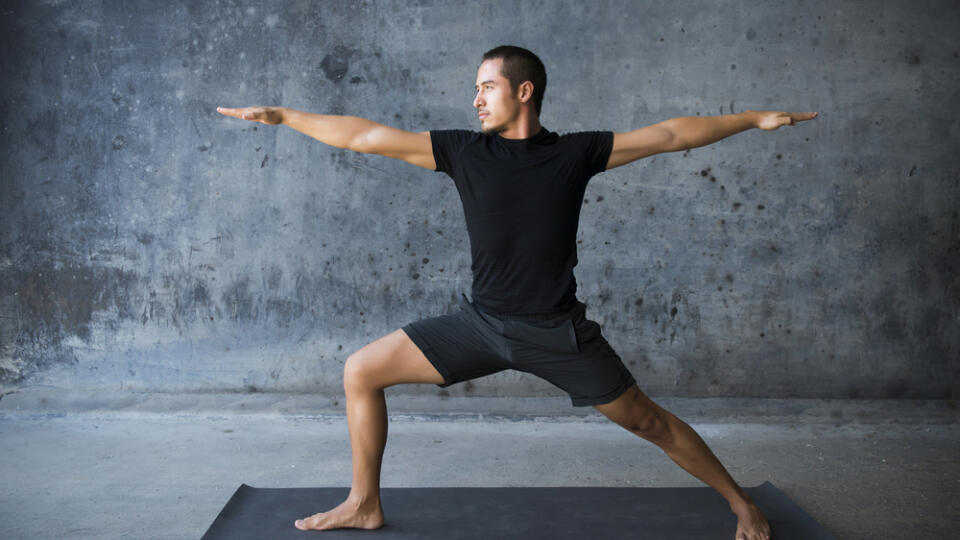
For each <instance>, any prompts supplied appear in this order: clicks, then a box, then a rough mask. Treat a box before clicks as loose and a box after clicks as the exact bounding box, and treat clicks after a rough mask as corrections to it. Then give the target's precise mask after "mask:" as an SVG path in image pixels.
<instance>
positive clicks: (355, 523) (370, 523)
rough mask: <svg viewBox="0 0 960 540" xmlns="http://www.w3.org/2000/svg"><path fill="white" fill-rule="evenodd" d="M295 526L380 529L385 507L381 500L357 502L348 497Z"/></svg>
mask: <svg viewBox="0 0 960 540" xmlns="http://www.w3.org/2000/svg"><path fill="white" fill-rule="evenodd" d="M293 526H294V527H296V528H298V529H300V530H302V531H308V530H316V531H325V530H327V529H343V528H354V529H379V528H380V527H382V526H383V508H382V507H381V506H380V500H379V499H378V500H373V501H366V502H362V503H357V502H355V501H353V500H351V499H349V498H348V499H347V500H345V501H343V502H342V503H340V506H337V507H336V508H334V509H333V510H330V511H328V512H321V513H319V514H314V515H312V516H310V517H308V518H304V519H298V520H296V521H294V522H293Z"/></svg>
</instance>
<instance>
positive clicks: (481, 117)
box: [477, 111, 490, 120]
mask: <svg viewBox="0 0 960 540" xmlns="http://www.w3.org/2000/svg"><path fill="white" fill-rule="evenodd" d="M477 116H478V117H479V118H480V119H481V120H483V119H484V118H486V117H488V116H490V113H488V112H487V111H480V112H478V113H477Z"/></svg>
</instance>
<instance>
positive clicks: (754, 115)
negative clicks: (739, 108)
mask: <svg viewBox="0 0 960 540" xmlns="http://www.w3.org/2000/svg"><path fill="white" fill-rule="evenodd" d="M743 114H744V115H746V117H747V119H749V120H750V127H751V128H756V127H760V111H754V110H753V109H747V110H745V111H743Z"/></svg>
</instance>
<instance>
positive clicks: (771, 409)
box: [0, 393, 960, 540]
mask: <svg viewBox="0 0 960 540" xmlns="http://www.w3.org/2000/svg"><path fill="white" fill-rule="evenodd" d="M26 394H29V393H26ZM35 398H36V396H34V397H30V396H29V395H26V396H17V395H7V396H4V398H3V400H0V455H2V456H3V457H2V460H0V538H4V539H7V538H11V539H14V538H17V539H19V538H29V539H39V538H57V539H59V538H77V539H86V538H89V539H94V538H95V539H98V540H101V539H113V538H171V539H174V538H175V539H184V538H199V537H200V536H201V535H202V534H203V532H204V531H205V530H206V528H207V527H208V526H209V525H210V523H211V522H212V521H213V519H214V518H215V517H216V515H217V513H218V512H219V510H220V509H221V508H222V507H223V505H224V503H225V502H226V501H227V499H228V498H229V497H230V495H231V494H232V493H233V491H234V490H235V489H236V488H237V487H238V486H239V485H240V484H241V483H246V484H248V485H252V486H255V487H279V486H283V487H309V486H348V485H349V483H350V453H349V441H348V438H347V427H346V420H345V418H344V417H343V416H340V415H337V414H335V413H332V412H325V413H322V414H320V413H316V414H305V413H302V412H300V413H291V412H289V410H288V409H289V407H286V408H284V407H278V406H277V403H279V402H283V403H286V404H287V405H289V404H290V403H291V401H290V399H291V398H277V397H276V396H270V397H265V398H260V401H257V399H256V397H250V396H248V397H247V398H242V399H241V398H238V397H237V396H232V397H231V396H219V397H217V396H206V397H203V398H202V399H200V402H198V401H197V399H198V398H196V397H194V398H189V399H188V401H189V402H190V403H192V405H191V406H186V405H185V402H183V401H177V400H183V399H187V398H183V397H170V396H167V397H161V398H157V397H155V396H154V397H151V398H149V399H148V398H146V397H144V396H140V397H136V398H129V399H128V400H127V401H126V402H124V405H122V406H120V405H119V404H118V402H117V401H116V399H113V400H112V401H111V400H107V401H103V399H102V398H101V401H99V402H97V403H96V404H95V405H91V403H93V402H92V401H91V399H90V398H89V396H88V398H87V399H86V400H83V399H73V400H72V401H71V400H64V399H61V400H60V401H57V400H56V399H54V400H52V401H51V399H48V398H49V396H48V398H43V399H35ZM114 398H115V396H114ZM278 399H279V401H278ZM296 399H301V398H294V401H296ZM151 400H152V401H151ZM171 400H172V401H171ZM238 400H241V401H242V400H245V401H243V403H241V404H240V405H238ZM657 401H659V402H660V403H661V404H664V405H665V406H666V407H667V408H670V409H671V410H674V412H677V413H678V415H679V416H681V418H685V419H686V420H687V421H688V422H689V423H690V424H691V425H692V426H693V427H694V429H696V430H697V431H698V432H699V433H700V434H701V435H702V436H703V438H704V439H705V440H706V441H707V443H708V444H709V445H710V446H711V447H712V448H713V450H714V452H715V453H716V454H717V455H718V456H719V457H720V459H721V461H723V462H724V464H725V465H726V466H727V468H728V469H729V470H730V472H731V473H732V474H733V476H734V478H736V479H737V480H738V481H739V482H740V483H741V484H742V485H744V486H754V485H758V484H760V483H762V482H763V481H765V480H770V481H771V482H773V483H774V484H775V485H776V486H777V487H778V488H780V490H781V491H783V492H784V493H786V494H787V495H788V496H790V497H791V498H792V499H793V500H794V501H795V502H797V503H798V504H799V505H800V506H801V507H803V508H804V509H805V510H806V511H807V512H808V513H809V514H810V515H812V516H813V517H814V518H815V519H817V520H818V521H820V522H821V523H822V524H823V525H824V526H826V527H827V529H828V530H830V531H831V532H833V533H834V534H835V535H836V537H837V538H838V539H847V538H871V539H878V538H911V539H913V538H956V537H957V535H958V533H960V496H958V495H960V489H958V487H960V459H958V458H960V450H958V449H960V429H958V414H957V409H956V406H955V405H954V404H953V403H952V402H883V401H872V402H849V401H842V402H841V401H836V402H825V401H810V400H798V401H791V400H779V401H777V402H773V403H772V402H770V401H769V400H754V401H752V402H751V409H750V410H751V411H764V412H763V413H757V412H753V413H752V414H750V415H742V414H738V415H734V414H731V413H730V411H731V410H734V409H735V408H736V406H737V405H738V403H739V404H740V405H743V401H742V400H741V401H740V402H737V401H736V400H733V401H731V400H670V399H662V400H657ZM81 402H82V403H83V404H86V406H85V407H83V406H78V403H81ZM510 402H511V403H515V402H516V400H511V401H510ZM158 403H166V405H164V406H159V405H158ZM499 403H501V405H502V401H501V402H499ZM65 404H71V405H72V406H73V407H74V409H73V410H71V411H69V412H67V411H65V410H58V409H63V407H64V405H65ZM105 404H106V405H111V404H112V406H114V407H115V408H114V409H113V410H111V409H109V408H106V407H105ZM390 405H391V407H392V409H393V410H392V411H391V412H392V413H393V412H395V411H394V410H399V411H403V410H404V409H407V408H410V402H407V401H404V399H403V398H402V397H397V398H393V397H391V400H390ZM470 406H475V404H471V405H470ZM551 406H553V407H555V408H556V410H558V411H560V412H561V413H573V414H572V415H567V416H556V415H554V416H547V415H540V416H537V417H529V416H522V415H517V414H502V415H499V416H493V417H491V416H487V415H479V414H475V413H464V412H461V413H459V414H452V415H446V416H445V415H416V414H406V413H405V414H393V415H392V416H391V424H390V438H389V440H388V443H387V449H386V455H385V459H384V468H383V485H384V486H385V487H407V486H681V487H682V486H698V485H701V484H700V483H699V482H698V481H697V480H696V479H694V478H692V477H690V476H688V475H687V474H686V473H685V472H683V471H682V470H681V469H679V468H678V467H676V466H675V465H674V464H673V463H672V462H671V461H670V460H669V459H668V458H667V457H666V456H665V455H664V454H663V453H662V452H660V450H659V449H658V448H656V447H654V446H653V445H651V444H649V443H646V442H644V441H642V440H640V439H638V438H637V437H635V436H633V435H631V434H630V433H628V432H627V431H625V430H623V429H622V428H619V427H617V426H615V425H613V424H612V423H609V422H607V421H606V420H604V419H602V418H601V417H600V416H599V415H598V414H596V413H595V412H594V413H592V414H591V411H592V409H591V410H590V411H588V410H574V409H571V408H570V407H569V403H566V404H563V402H562V401H553V402H550V400H543V399H541V400H537V401H536V402H531V407H532V408H533V409H538V408H540V409H544V410H546V409H549V408H550V407H551ZM164 407H167V408H172V409H175V408H177V407H180V408H181V410H179V411H175V410H161V409H164ZM511 407H514V408H515V407H516V405H512V406H511ZM493 408H496V407H493ZM121 409H122V410H121ZM280 409H283V410H280ZM704 411H708V412H704ZM717 411H719V413H718V412H717ZM791 411H806V412H801V413H796V412H791ZM321 510H324V509H322V508H317V511H321ZM386 511H387V519H388V520H389V519H390V515H389V508H387V509H386ZM295 517H297V516H291V520H292V519H294V518H295ZM732 536H733V531H731V537H732Z"/></svg>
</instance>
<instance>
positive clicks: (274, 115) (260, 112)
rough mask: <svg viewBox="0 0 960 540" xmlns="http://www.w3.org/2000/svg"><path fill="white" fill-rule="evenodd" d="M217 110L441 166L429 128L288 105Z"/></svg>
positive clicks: (355, 148) (354, 147) (351, 147)
mask: <svg viewBox="0 0 960 540" xmlns="http://www.w3.org/2000/svg"><path fill="white" fill-rule="evenodd" d="M217 112H219V113H220V114H224V115H227V116H232V117H234V118H241V119H243V120H251V121H254V122H262V123H264V124H269V125H277V124H283V125H286V126H289V127H291V128H293V129H295V130H297V131H299V132H301V133H304V134H306V135H309V136H311V137H313V138H314V139H316V140H318V141H320V142H322V143H324V144H329V145H330V146H336V147H337V148H345V149H347V150H353V151H355V152H363V153H366V154H379V155H381V156H387V157H391V158H394V159H399V160H402V161H406V162H407V163H411V164H413V165H416V166H418V167H423V168H425V169H430V170H431V171H432V170H435V169H436V168H437V164H436V161H435V160H434V158H433V145H432V144H431V143H430V132H429V131H423V132H420V133H413V132H410V131H404V130H402V129H397V128H392V127H389V126H385V125H383V124H378V123H376V122H374V121H372V120H367V119H366V118H359V117H356V116H334V115H327V114H315V113H308V112H303V111H298V110H295V109H290V108H287V107H245V108H240V109H230V108H226V107H217Z"/></svg>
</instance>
